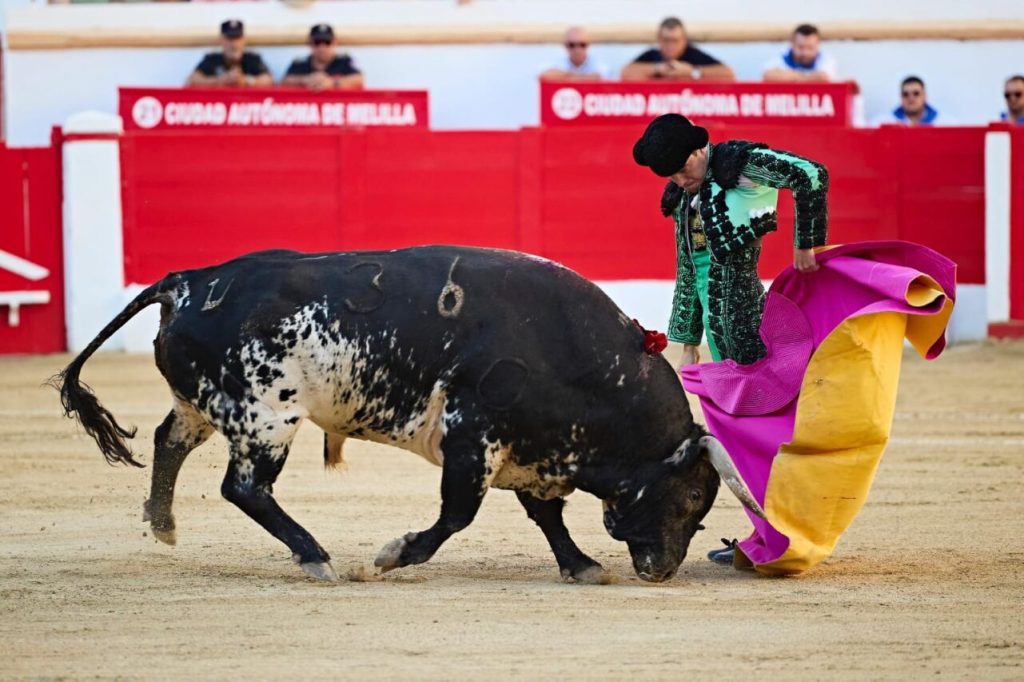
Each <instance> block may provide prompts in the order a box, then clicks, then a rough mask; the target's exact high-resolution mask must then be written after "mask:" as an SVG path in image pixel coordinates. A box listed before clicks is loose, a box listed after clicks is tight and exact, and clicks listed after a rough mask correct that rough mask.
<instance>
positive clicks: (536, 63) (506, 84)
mask: <svg viewBox="0 0 1024 682" xmlns="http://www.w3.org/2000/svg"><path fill="white" fill-rule="evenodd" d="M1021 4H1022V5H1024V2H1022V3H1021ZM647 47H648V46H647V45H644V44H633V45H626V44H623V45H597V46H595V47H594V48H592V50H593V54H594V56H595V57H597V58H598V59H600V60H602V61H604V62H605V63H606V64H608V65H609V66H610V67H613V68H621V66H622V65H624V64H626V63H627V62H628V61H630V60H631V59H632V58H633V57H635V56H636V55H637V54H639V53H640V52H641V51H642V50H644V49H646V48H647ZM702 47H703V48H704V49H706V50H707V51H708V52H710V53H711V54H713V55H714V56H716V57H717V58H719V59H721V60H722V61H724V62H726V63H728V64H730V65H731V66H732V67H733V68H734V69H735V70H736V72H737V74H738V75H739V76H740V77H741V78H743V79H758V77H759V76H760V73H761V70H762V67H763V66H764V64H765V62H767V61H768V60H769V59H770V58H772V57H773V56H775V55H776V54H777V53H778V52H780V51H781V50H782V49H783V46H782V45H779V44H769V43H753V44H736V43H723V44H708V45H703V46H702ZM826 48H827V49H828V50H829V51H830V52H831V53H832V54H833V55H834V56H835V58H836V60H837V61H838V62H839V69H840V73H841V75H842V76H843V77H847V78H852V79H854V80H857V81H858V82H859V83H860V84H861V87H862V89H863V94H864V102H865V109H866V113H867V118H868V120H871V119H872V118H874V117H875V116H876V115H878V114H881V113H883V112H885V111H888V110H890V109H892V108H893V107H895V106H896V105H897V104H898V94H899V84H900V80H901V79H902V78H903V76H905V75H908V74H916V75H919V76H921V77H922V78H923V79H924V80H925V83H926V84H927V87H928V95H929V101H930V102H931V103H932V105H933V106H936V107H937V108H938V109H939V110H940V111H941V112H942V113H943V114H944V115H948V116H949V117H950V118H951V119H952V120H954V121H956V122H958V123H960V124H984V123H987V122H988V121H992V120H994V119H996V118H998V114H999V112H1000V111H1001V109H1002V106H1003V99H1002V93H1003V81H1004V79H1005V78H1006V76H1007V75H1009V74H1010V73H1013V72H1014V71H1024V61H1022V60H1021V55H1024V41H972V42H959V41H921V42H917V41H914V42H888V41H880V42H853V41H849V42H840V43H830V44H826ZM204 52H205V50H204V49H199V48H196V49H184V48H173V49H172V48H165V49H118V50H106V49H84V50H64V51H53V50H39V51H36V50H20V51H13V52H8V53H7V54H5V56H4V72H5V73H4V107H5V117H6V121H7V139H8V142H9V144H11V145H12V146H25V145H40V144H46V143H47V141H48V140H49V131H50V127H51V126H53V125H58V124H59V123H60V122H62V121H64V120H65V119H66V118H67V117H68V116H70V115H71V114H73V113H74V112H76V111H82V110H84V109H95V110H98V111H106V112H110V113H116V109H117V87H118V86H119V85H125V86H144V85H153V86H169V87H174V86H178V85H181V84H182V82H183V81H184V79H185V78H186V76H187V75H188V74H189V73H190V72H191V70H192V69H193V68H194V67H195V65H196V64H197V63H198V62H199V60H200V58H201V57H202V55H203V53H204ZM260 52H261V54H262V55H263V57H264V59H265V60H266V61H267V64H268V66H269V67H270V69H271V71H272V72H273V73H274V75H275V76H276V77H280V76H281V75H283V73H284V71H285V69H286V68H287V66H288V64H289V63H290V62H291V60H292V59H293V58H294V57H297V56H301V55H303V54H304V48H301V47H273V48H265V49H262V50H260ZM350 53H351V54H352V55H353V56H354V57H355V59H356V63H357V64H358V65H359V67H360V68H361V69H362V70H363V71H364V73H365V74H366V80H367V86H368V87H372V88H417V89H419V88H423V89H427V90H429V92H430V98H431V112H430V115H431V121H432V124H433V127H434V128H437V129H495V128H518V127H520V126H528V125H536V124H537V123H538V109H539V102H538V91H537V81H536V74H537V73H538V72H539V71H540V70H541V69H542V68H543V67H545V66H546V65H547V64H549V63H551V62H553V61H554V60H556V59H558V58H559V56H560V55H561V53H562V48H561V47H560V46H558V45H449V46H395V47H357V48H354V49H352V50H350ZM43 82H45V86H41V83H43Z"/></svg>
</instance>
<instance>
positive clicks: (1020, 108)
mask: <svg viewBox="0 0 1024 682" xmlns="http://www.w3.org/2000/svg"><path fill="white" fill-rule="evenodd" d="M1003 97H1005V98H1006V111H1004V112H1003V113H1001V114H1000V115H999V120H1001V121H1006V122H1008V123H1010V124H1011V125H1017V126H1024V76H1021V75H1019V74H1018V75H1015V76H1010V77H1009V78H1007V79H1006V84H1005V85H1004V86H1003Z"/></svg>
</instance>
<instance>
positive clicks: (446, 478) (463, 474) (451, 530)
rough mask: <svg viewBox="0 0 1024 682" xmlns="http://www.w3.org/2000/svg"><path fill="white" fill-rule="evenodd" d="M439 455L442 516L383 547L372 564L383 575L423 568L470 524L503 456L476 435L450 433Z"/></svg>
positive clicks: (442, 444)
mask: <svg viewBox="0 0 1024 682" xmlns="http://www.w3.org/2000/svg"><path fill="white" fill-rule="evenodd" d="M441 451H442V452H443V453H444V464H443V465H442V470H441V515H440V517H439V518H438V519H437V523H435V524H434V525H433V526H431V527H430V528H428V529H427V530H424V531H420V532H418V533H417V532H413V533H406V534H405V535H404V536H403V537H400V538H396V539H395V540H392V541H391V542H389V543H388V544H386V545H385V546H384V547H383V549H381V550H380V553H379V554H378V555H377V558H376V559H375V560H374V562H373V563H374V565H375V566H377V567H378V568H380V569H381V572H382V573H383V572H387V571H390V570H391V569H394V568H399V567H401V566H409V565H412V564H422V563H423V562H425V561H427V560H429V559H430V557H432V556H434V553H435V552H437V550H438V549H439V548H440V547H441V545H442V544H444V542H445V540H447V539H448V538H450V537H451V536H452V535H454V534H455V533H457V532H459V531H460V530H462V529H463V528H465V527H466V526H468V525H469V524H470V523H472V522H473V518H474V517H475V516H476V513H477V511H478V510H479V509H480V503H481V502H483V499H484V495H485V494H486V492H487V489H488V488H489V487H490V485H491V481H492V480H493V479H494V475H495V473H496V468H497V467H498V466H500V463H499V462H500V458H501V457H502V456H503V454H504V453H503V452H501V451H499V450H498V449H497V448H496V447H485V446H484V444H483V443H482V442H481V440H480V436H479V435H476V434H474V435H468V434H464V435H461V436H460V435H457V434H453V433H451V432H449V433H448V435H446V436H445V437H444V440H442V442H441Z"/></svg>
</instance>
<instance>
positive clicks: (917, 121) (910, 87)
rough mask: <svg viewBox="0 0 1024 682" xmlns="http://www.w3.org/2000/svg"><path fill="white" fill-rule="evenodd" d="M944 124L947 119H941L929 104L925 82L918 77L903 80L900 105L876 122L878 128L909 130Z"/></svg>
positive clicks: (908, 77)
mask: <svg viewBox="0 0 1024 682" xmlns="http://www.w3.org/2000/svg"><path fill="white" fill-rule="evenodd" d="M944 123H946V120H945V119H942V120H941V121H940V119H939V111H938V110H937V109H936V108H935V107H933V106H931V105H930V104H928V95H927V94H926V93H925V89H924V81H923V80H921V79H920V78H918V77H917V76H907V77H906V78H904V79H903V83H901V84H900V105H899V106H898V107H896V108H895V109H893V110H892V111H891V112H889V113H888V114H884V115H882V116H879V117H878V118H876V119H875V121H874V124H875V125H876V126H879V125H902V126H906V127H908V128H915V127H917V126H935V125H942V124H944Z"/></svg>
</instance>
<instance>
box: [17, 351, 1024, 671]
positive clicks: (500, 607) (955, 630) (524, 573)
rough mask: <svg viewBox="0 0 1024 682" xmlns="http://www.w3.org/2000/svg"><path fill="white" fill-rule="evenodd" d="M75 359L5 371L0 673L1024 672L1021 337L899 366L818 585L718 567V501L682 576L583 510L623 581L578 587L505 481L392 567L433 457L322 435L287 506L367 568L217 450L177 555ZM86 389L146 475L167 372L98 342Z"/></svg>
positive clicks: (312, 432) (739, 524)
mask: <svg viewBox="0 0 1024 682" xmlns="http://www.w3.org/2000/svg"><path fill="white" fill-rule="evenodd" d="M67 359H68V358H67V357H63V356H50V357H22V358H14V357H7V358H0V389H2V390H0V455H2V466H0V653H2V656H0V661H2V662H0V678H4V679H19V678H26V679H60V678H68V677H71V678H96V677H99V678H186V677H187V678H197V677H198V678H214V679H227V678H233V677H241V676H244V677H246V678H253V679H272V678H306V679H314V678H316V677H320V678H321V679H325V678H326V679H332V678H335V679H336V678H346V679H371V678H372V679H374V680H388V679H405V680H408V679H417V680H418V679H438V680H439V679H467V678H477V679H481V678H484V677H486V678H490V679H506V678H512V679H516V678H518V679H540V678H545V679H577V678H587V679H618V680H621V679H626V678H634V677H635V678H642V679H683V680H686V679H692V680H707V679H712V677H713V678H714V679H751V678H753V676H754V675H755V674H756V675H758V676H764V675H771V676H775V677H781V678H783V679H848V680H867V679H901V680H903V679H924V678H929V679H939V678H940V677H939V676H941V679H948V678H954V679H959V678H972V679H982V680H1022V679H1024V615H1022V613H1024V612H1022V604H1024V580H1022V578H1021V564H1022V561H1024V540H1022V537H1024V503H1022V502H1021V490H1022V484H1024V343H1009V342H1004V343H987V344H982V345H971V346H959V347H954V348H951V349H949V350H948V351H947V352H946V354H945V355H944V356H942V357H941V358H939V359H938V360H936V361H934V362H931V363H926V362H924V361H922V360H920V359H919V358H918V357H917V356H916V355H913V354H908V355H907V356H906V358H905V362H904V369H903V376H902V380H901V393H900V399H899V404H898V412H897V414H896V418H895V424H894V427H893V439H892V442H891V444H890V447H889V449H888V452H887V454H886V456H885V458H884V459H883V461H882V465H881V467H880V470H879V473H878V477H877V479H876V482H875V486H874V489H873V491H872V493H871V498H870V499H869V500H868V503H867V505H866V506H865V508H864V510H863V512H862V513H861V515H860V516H859V517H858V519H857V520H856V521H855V522H854V525H853V527H852V528H851V529H850V530H849V531H848V532H847V534H846V535H845V536H844V537H843V538H842V539H841V540H840V543H839V546H838V547H837V549H836V552H835V553H834V555H833V556H832V557H831V558H830V559H829V560H828V561H826V562H825V563H824V564H822V565H820V566H819V567H817V568H816V569H814V570H812V571H810V572H808V573H807V574H804V575H802V576H800V577H796V578H782V579H779V578H764V577H759V576H757V575H755V574H750V573H744V572H738V571H734V570H733V569H731V568H722V567H719V566H716V565H714V564H712V563H710V562H709V561H707V560H706V559H704V553H705V552H706V551H707V550H708V549H711V548H712V547H714V546H716V545H718V544H719V541H718V538H719V537H721V536H728V537H733V536H736V535H742V534H744V533H745V532H746V531H747V524H746V519H745V516H744V515H743V514H742V512H741V510H740V507H739V505H738V503H737V502H736V501H735V498H732V497H731V496H729V495H728V493H727V492H725V490H724V489H723V493H722V494H720V495H719V498H718V501H717V502H716V505H715V509H713V510H712V512H711V513H710V514H709V515H708V517H707V519H706V521H705V523H706V525H707V526H708V531H707V532H706V533H703V534H700V535H698V536H697V537H696V538H695V540H694V543H693V544H692V545H691V549H690V556H689V557H688V558H687V560H686V561H685V562H684V564H683V568H682V569H681V570H680V573H679V575H678V576H677V577H676V578H675V579H673V580H672V581H671V582H669V583H666V584H662V585H650V584H647V583H643V582H641V581H640V580H638V579H637V578H636V577H635V576H634V575H633V572H632V569H631V567H630V563H629V556H628V553H627V551H626V547H625V545H622V544H620V543H617V542H615V541H614V540H612V539H611V538H610V537H608V535H607V534H606V533H605V531H604V529H603V527H602V525H601V513H600V504H599V502H598V501H597V500H596V499H595V498H593V497H590V496H588V495H586V494H583V493H577V494H575V495H573V496H572V497H571V498H570V504H569V508H568V510H567V524H568V525H569V527H570V529H571V530H572V531H573V535H574V537H575V538H576V540H577V542H578V543H579V545H580V546H581V547H582V548H583V549H584V551H587V552H588V553H589V554H591V555H592V556H593V557H594V558H596V559H598V560H599V561H601V562H602V563H603V564H604V565H605V567H606V568H608V569H609V570H610V571H612V572H613V573H614V574H615V575H617V576H618V577H619V578H620V580H619V581H618V582H617V584H613V585H606V586H580V585H567V584H563V583H562V582H561V581H560V579H559V576H558V570H557V568H556V565H555V561H554V557H553V556H552V555H551V552H550V551H549V549H548V547H547V545H546V544H545V541H544V538H543V536H542V535H541V533H540V531H539V530H538V529H536V528H535V527H534V526H533V524H532V523H531V522H530V521H529V520H528V519H527V518H526V515H525V514H524V513H523V511H522V510H521V508H520V507H519V505H518V503H517V502H516V500H515V496H514V495H512V494H511V493H509V492H506V491H500V490H495V491H492V492H491V493H490V495H488V497H487V499H486V500H485V501H484V505H483V509H482V510H481V512H480V514H479V516H478V517H477V520H476V522H475V523H474V524H473V525H472V526H470V527H469V528H468V529H467V530H465V531H463V532H462V533H460V534H458V535H456V536H455V537H453V538H452V539H451V540H450V541H449V542H448V543H447V544H446V545H445V546H444V547H442V549H441V550H440V552H439V553H438V554H437V556H435V557H434V559H433V560H431V561H430V562H429V563H427V564H425V565H422V566H417V567H411V568H405V569H400V570H398V571H394V572H392V573H389V574H387V575H386V576H385V577H383V579H381V578H379V577H377V576H374V574H373V570H372V562H373V558H374V557H375V556H376V554H377V551H378V549H379V548H380V547H381V546H382V545H383V544H384V543H386V542H387V541H389V540H391V539H392V538H394V537H397V536H398V535H400V534H402V533H404V532H406V531H408V530H419V529H423V528H426V527H427V526H429V525H430V524H431V523H432V522H433V520H434V518H435V515H436V513H437V510H438V504H439V498H438V492H437V490H438V485H439V481H440V470H439V469H436V468H434V467H432V466H431V465H429V464H427V463H426V462H424V461H423V460H422V459H420V458H419V457H417V456H415V455H412V454H410V453H406V452H402V451H399V450H394V449H391V448H386V447H383V446H378V445H371V444H364V443H359V442H355V441H352V442H350V443H349V444H348V445H347V446H346V456H347V459H348V462H349V464H348V468H347V470H346V471H344V472H343V473H340V474H339V473H327V472H325V471H324V470H323V468H322V465H321V441H320V432H319V431H318V430H317V429H316V428H315V427H313V426H311V425H306V426H304V427H303V429H302V431H301V432H300V434H299V439H298V442H297V443H296V446H295V448H294V449H293V451H292V454H291V457H290V461H289V464H288V466H287V467H286V468H285V470H284V473H283V475H282V477H281V479H280V480H279V482H278V484H277V486H276V490H275V492H276V494H277V498H278V500H279V501H280V502H281V504H282V506H283V507H284V508H285V509H287V510H288V511H289V512H290V513H291V514H292V515H293V516H294V517H295V518H296V519H297V520H299V522H301V523H303V524H304V525H305V526H306V528H307V529H309V530H310V531H311V532H312V533H313V534H314V535H315V536H316V537H317V539H318V540H319V541H320V543H321V544H323V545H324V546H325V547H326V548H327V550H328V551H329V552H330V553H331V554H332V556H333V563H334V566H335V568H336V569H338V571H339V573H343V574H344V573H348V574H349V575H350V576H351V578H354V579H350V580H345V581H343V582H341V583H340V584H338V585H334V586H327V585H323V584H318V583H314V582H312V581H310V580H308V579H306V578H305V577H304V576H303V574H302V573H301V572H300V570H299V569H298V567H296V566H294V565H293V564H292V563H291V560H290V558H289V556H288V551H287V550H286V548H285V547H284V546H283V545H280V544H279V543H278V542H277V541H276V540H274V539H273V538H272V537H271V536H270V535H268V534H267V533H266V532H264V531H263V530H262V529H261V528H259V527H258V526H257V525H256V524H255V523H253V522H252V521H251V520H249V519H248V518H247V517H245V516H244V515H243V514H242V513H241V512H240V511H238V510H237V509H235V508H234V507H233V506H232V505H230V504H229V503H227V502H226V501H224V500H222V499H221V497H220V495H219V486H220V480H221V477H222V475H223V470H224V465H225V462H226V456H227V455H226V448H225V445H224V441H223V440H222V439H220V437H219V436H215V437H214V438H213V439H211V440H210V441H209V442H208V443H206V444H205V445H204V446H203V447H201V448H200V449H198V450H197V451H196V452H194V453H193V454H192V456H191V458H190V459H189V461H188V462H187V463H186V464H185V467H184V469H183V471H182V475H181V479H180V481H179V485H178V493H177V499H176V505H175V512H176V516H177V520H178V545H177V546H176V547H169V546H166V545H163V544H161V543H159V542H156V541H155V540H154V539H153V537H152V535H151V534H149V533H148V532H147V531H148V526H147V525H146V524H144V523H143V521H142V503H143V500H144V499H145V498H146V496H147V491H148V476H149V470H148V469H146V470H135V469H129V468H120V467H119V468H111V467H108V466H107V465H106V464H105V463H104V461H103V458H102V456H101V455H100V453H99V451H98V450H97V448H96V446H95V444H94V443H93V442H92V441H91V440H89V439H88V438H87V437H86V436H84V435H83V433H82V432H81V430H80V429H79V428H78V427H77V426H76V424H74V423H73V422H71V421H68V420H65V419H64V418H63V417H62V416H61V414H60V411H59V406H58V401H57V397H56V393H55V392H54V391H53V390H52V389H49V388H45V387H42V386H41V384H42V382H43V381H44V379H45V378H47V377H48V376H50V375H51V374H53V373H54V372H56V371H57V370H58V369H59V368H60V367H61V366H62V365H63V364H64V363H65V362H66V361H67ZM83 377H84V379H85V380H86V381H87V382H89V383H90V384H92V386H93V387H94V388H95V389H96V391H97V393H98V394H99V396H100V398H101V400H103V402H104V403H105V404H106V405H107V407H109V408H110V409H111V410H112V411H113V412H114V413H115V414H116V415H117V416H118V417H119V418H121V420H122V422H127V423H129V424H136V425H137V426H139V432H140V435H139V437H138V438H137V439H136V441H135V444H136V445H135V448H136V451H137V452H141V453H144V454H143V459H144V461H146V462H148V461H149V460H150V457H151V448H152V433H153V429H154V428H155V427H156V426H157V424H158V423H159V422H160V420H161V419H162V417H163V415H164V414H165V413H166V411H167V409H168V407H169V405H170V400H169V393H168V392H167V389H166V386H165V385H164V384H163V382H162V379H161V378H160V376H159V374H158V373H157V371H156V369H155V368H154V366H153V363H152V359H151V358H150V357H149V356H133V355H122V354H106V355H99V356H96V357H95V358H93V359H92V360H91V361H90V363H89V364H88V365H87V366H86V370H85V373H84V375H83Z"/></svg>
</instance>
